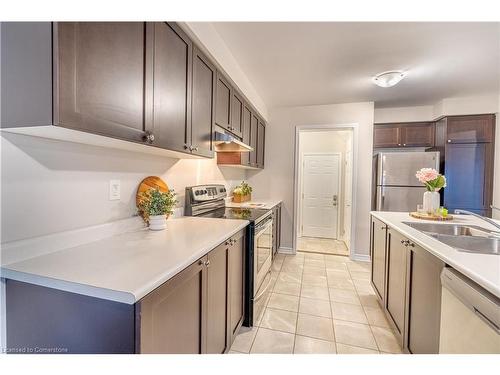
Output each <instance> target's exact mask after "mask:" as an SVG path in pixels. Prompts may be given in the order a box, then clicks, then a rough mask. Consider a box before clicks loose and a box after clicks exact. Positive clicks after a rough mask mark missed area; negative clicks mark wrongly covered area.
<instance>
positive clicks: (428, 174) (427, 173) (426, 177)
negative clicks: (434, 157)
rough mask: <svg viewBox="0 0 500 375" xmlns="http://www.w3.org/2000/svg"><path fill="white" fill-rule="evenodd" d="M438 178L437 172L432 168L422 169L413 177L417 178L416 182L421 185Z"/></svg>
mask: <svg viewBox="0 0 500 375" xmlns="http://www.w3.org/2000/svg"><path fill="white" fill-rule="evenodd" d="M438 176H439V173H438V171H436V170H435V169H433V168H422V169H421V170H419V171H417V174H416V175H415V177H417V178H418V180H419V181H420V182H421V183H423V184H425V183H426V182H429V181H432V180H435V179H436V178H437V177H438Z"/></svg>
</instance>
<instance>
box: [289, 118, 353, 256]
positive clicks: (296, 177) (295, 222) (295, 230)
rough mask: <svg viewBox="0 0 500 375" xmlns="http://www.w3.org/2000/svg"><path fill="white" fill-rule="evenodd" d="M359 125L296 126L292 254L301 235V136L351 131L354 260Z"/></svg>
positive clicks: (295, 250)
mask: <svg viewBox="0 0 500 375" xmlns="http://www.w3.org/2000/svg"><path fill="white" fill-rule="evenodd" d="M358 128H359V124H358V123H347V124H322V125H297V126H295V150H294V173H293V180H294V183H293V244H292V254H296V253H297V235H298V233H299V212H298V207H299V204H300V200H299V167H300V164H299V163H300V161H299V156H300V155H299V154H300V152H299V146H300V134H301V133H302V132H313V131H316V132H318V131H332V130H351V131H352V147H351V149H352V165H351V168H352V171H353V173H352V185H351V200H352V202H351V246H350V247H349V258H351V259H353V257H354V254H355V251H354V249H355V248H356V236H355V228H356V226H355V224H356V206H357V199H356V192H357V186H358V182H357V181H358V176H357V173H355V171H356V170H357V167H358Z"/></svg>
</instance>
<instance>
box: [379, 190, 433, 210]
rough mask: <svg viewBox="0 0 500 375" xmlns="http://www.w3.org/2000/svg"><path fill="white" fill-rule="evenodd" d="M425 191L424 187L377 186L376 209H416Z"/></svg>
mask: <svg viewBox="0 0 500 375" xmlns="http://www.w3.org/2000/svg"><path fill="white" fill-rule="evenodd" d="M425 191H426V190H425V187H412V186H400V187H398V186H377V211H397V212H412V211H416V210H417V204H422V197H423V195H424V193H425Z"/></svg>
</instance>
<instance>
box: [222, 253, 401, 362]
mask: <svg viewBox="0 0 500 375" xmlns="http://www.w3.org/2000/svg"><path fill="white" fill-rule="evenodd" d="M272 277H273V283H274V285H273V289H272V293H271V295H270V298H269V299H268V302H267V306H266V309H265V310H264V312H263V314H262V316H260V317H259V318H258V319H257V324H256V326H255V327H253V328H251V329H249V328H246V327H242V328H241V330H240V333H239V335H238V336H237V337H236V339H235V341H234V343H233V346H232V347H231V351H230V353H233V354H242V353H281V354H291V353H296V354H306V353H309V354H335V353H338V354H381V353H401V350H400V348H399V345H398V343H397V341H396V338H395V336H394V335H393V333H392V331H391V329H390V328H389V324H388V322H387V320H386V319H385V316H384V314H383V312H382V310H381V309H380V306H379V305H378V302H377V299H376V296H375V294H374V291H373V289H372V287H371V286H370V281H369V279H370V263H366V262H354V261H351V260H349V258H347V257H343V256H336V255H323V254H313V253H304V252H298V253H297V255H283V254H278V256H277V257H276V259H275V261H274V264H273V271H272Z"/></svg>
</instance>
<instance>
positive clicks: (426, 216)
mask: <svg viewBox="0 0 500 375" xmlns="http://www.w3.org/2000/svg"><path fill="white" fill-rule="evenodd" d="M410 216H411V217H414V218H415V219H420V220H434V221H450V220H453V215H448V216H446V217H442V216H438V215H432V214H426V213H420V212H410Z"/></svg>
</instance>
